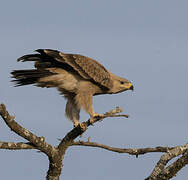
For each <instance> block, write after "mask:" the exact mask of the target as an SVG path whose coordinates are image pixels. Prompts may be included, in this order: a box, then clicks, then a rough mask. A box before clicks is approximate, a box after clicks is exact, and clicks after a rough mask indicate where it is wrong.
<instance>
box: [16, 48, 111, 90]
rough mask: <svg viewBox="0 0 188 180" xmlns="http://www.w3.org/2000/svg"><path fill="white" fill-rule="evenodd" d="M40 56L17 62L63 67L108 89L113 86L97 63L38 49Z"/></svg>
mask: <svg viewBox="0 0 188 180" xmlns="http://www.w3.org/2000/svg"><path fill="white" fill-rule="evenodd" d="M36 51H37V52H39V53H40V54H33V55H25V56H22V57H21V58H19V59H18V61H36V62H35V67H36V68H45V67H48V68H50V67H56V65H57V67H63V68H65V69H67V70H74V71H76V72H77V73H78V74H79V75H80V76H81V77H82V78H84V79H87V80H92V81H94V82H96V83H98V84H99V85H101V86H103V87H106V88H108V89H110V88H111V87H112V86H113V83H112V79H111V76H110V73H109V71H108V70H107V69H105V67H104V66H103V65H101V64H100V63H98V62H97V61H95V60H93V59H91V58H89V57H86V56H82V55H79V54H65V53H62V52H59V51H56V50H50V49H38V50H36Z"/></svg>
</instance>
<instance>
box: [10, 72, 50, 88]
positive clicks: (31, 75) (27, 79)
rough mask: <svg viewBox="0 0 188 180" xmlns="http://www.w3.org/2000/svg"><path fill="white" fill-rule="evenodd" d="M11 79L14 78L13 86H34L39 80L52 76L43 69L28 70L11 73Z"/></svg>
mask: <svg viewBox="0 0 188 180" xmlns="http://www.w3.org/2000/svg"><path fill="white" fill-rule="evenodd" d="M11 74H12V77H13V78H15V79H14V80H12V82H15V86H24V85H29V84H35V83H37V82H38V81H39V79H40V78H43V77H47V76H50V75H52V73H51V72H50V71H48V70H45V69H28V70H14V71H12V72H11Z"/></svg>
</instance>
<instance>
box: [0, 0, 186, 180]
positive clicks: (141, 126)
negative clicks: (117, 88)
mask: <svg viewBox="0 0 188 180" xmlns="http://www.w3.org/2000/svg"><path fill="white" fill-rule="evenodd" d="M187 8H188V1H187V0H135V1H133V0H127V1H125V0H116V1H112V0H103V1H101V0H95V1H86V0H85V1H73V0H68V1H64V0H61V1H58V0H56V1H51V0H45V1H44V0H32V1H25V0H18V1H10V0H6V1H5V0H4V1H1V3H0V49H1V53H0V80H1V85H0V102H3V103H5V104H6V105H7V109H8V110H9V111H10V113H11V114H13V115H15V116H16V121H17V122H19V123H20V124H21V125H23V126H24V127H25V128H28V129H29V130H31V131H32V132H34V133H35V134H37V135H38V136H45V137H46V140H47V142H49V143H51V144H53V145H57V143H58V140H57V139H58V138H62V137H63V136H64V135H65V134H66V133H67V132H68V131H69V130H70V129H71V128H72V123H71V122H70V121H68V120H67V119H66V118H65V116H64V108H65V100H64V99H63V97H61V96H59V94H58V92H57V91H56V90H55V89H42V88H37V87H34V86H27V87H19V88H14V87H13V84H12V83H11V82H10V80H11V78H10V72H11V71H12V70H13V69H22V68H31V66H32V64H31V63H17V62H16V59H17V58H18V57H20V56H22V55H24V54H27V53H32V52H33V50H35V49H38V48H52V49H58V50H62V51H64V52H67V53H80V54H83V55H87V56H90V57H92V58H95V59H97V60H98V61H99V62H101V63H102V64H104V66H105V67H106V68H108V69H109V70H110V71H112V72H113V73H115V74H117V75H120V76H122V77H126V78H127V79H129V80H131V81H132V82H133V84H134V86H135V91H134V92H133V93H132V92H131V91H130V92H124V93H121V94H116V95H105V96H98V97H95V98H94V108H95V110H96V112H98V113H103V112H106V111H108V110H110V109H112V108H114V107H115V106H120V107H122V108H123V109H124V112H125V113H128V114H129V115H130V118H129V119H128V120H124V119H122V118H117V119H115V118H114V119H106V120H104V121H103V122H101V123H97V124H96V125H95V126H94V127H91V128H89V129H88V131H87V133H85V134H84V135H83V137H82V138H81V140H86V139H87V138H88V137H89V136H90V137H91V141H95V142H99V143H104V144H107V145H111V146H116V147H122V148H139V147H140V148H141V147H156V146H176V145H183V144H185V143H187V138H188V134H187V127H188V122H187V107H188V96H187V92H188V84H187V77H188V21H187V20H188V10H187ZM87 118H88V115H87V114H85V113H84V112H82V114H81V119H82V120H86V119H87ZM0 140H1V141H24V140H23V139H21V138H20V137H19V136H18V135H15V133H13V132H11V131H10V130H9V128H8V127H7V126H6V125H5V123H4V122H3V120H1V121H0ZM161 155H162V154H161V153H153V154H146V155H143V156H139V158H135V156H130V155H127V154H117V153H113V152H108V151H105V150H101V149H95V148H87V147H71V148H69V149H68V151H67V153H66V155H65V159H64V166H63V173H62V175H61V179H66V180H73V179H77V180H81V179H82V180H86V179H90V180H96V179H108V180H114V179H131V180H140V179H144V178H146V177H147V176H148V175H149V174H150V173H151V171H152V170H153V168H154V165H155V164H156V163H157V161H158V160H159V158H160V156H161ZM0 160H1V161H0V171H1V179H6V180H11V179H14V178H16V179H27V180H33V179H37V180H42V179H44V177H45V176H46V172H47V169H48V159H47V157H46V156H45V155H43V154H42V153H37V151H36V150H26V151H16V152H14V151H7V150H1V151H0ZM187 177H188V167H185V168H184V169H183V170H181V171H180V172H179V173H178V175H177V177H175V178H174V179H176V180H187Z"/></svg>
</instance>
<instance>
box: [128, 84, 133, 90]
mask: <svg viewBox="0 0 188 180" xmlns="http://www.w3.org/2000/svg"><path fill="white" fill-rule="evenodd" d="M129 85H130V87H129V90H132V91H134V86H133V85H132V84H131V83H129Z"/></svg>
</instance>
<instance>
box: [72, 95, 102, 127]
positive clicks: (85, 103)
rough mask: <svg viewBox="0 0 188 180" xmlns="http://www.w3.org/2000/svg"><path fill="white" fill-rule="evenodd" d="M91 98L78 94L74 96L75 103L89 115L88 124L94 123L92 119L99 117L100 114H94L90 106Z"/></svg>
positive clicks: (90, 96)
mask: <svg viewBox="0 0 188 180" xmlns="http://www.w3.org/2000/svg"><path fill="white" fill-rule="evenodd" d="M92 96H93V94H89V93H88V92H86V93H79V94H77V95H76V97H75V99H76V103H77V104H78V105H79V106H80V107H82V108H83V109H84V110H85V111H86V112H87V113H88V114H89V115H90V123H91V124H93V123H94V118H98V117H101V116H102V115H101V114H98V113H95V112H94V109H93V106H92Z"/></svg>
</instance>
